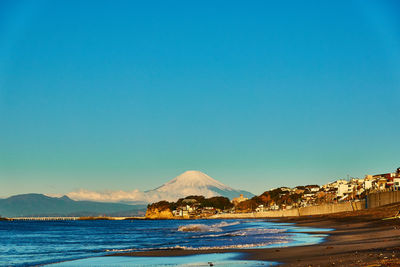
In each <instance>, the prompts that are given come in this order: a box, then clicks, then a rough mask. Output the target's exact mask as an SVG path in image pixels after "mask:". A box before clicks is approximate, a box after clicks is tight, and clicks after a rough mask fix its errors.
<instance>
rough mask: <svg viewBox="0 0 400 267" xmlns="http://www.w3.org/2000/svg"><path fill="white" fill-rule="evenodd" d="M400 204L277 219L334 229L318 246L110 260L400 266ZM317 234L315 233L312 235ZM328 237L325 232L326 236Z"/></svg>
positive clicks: (167, 252)
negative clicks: (231, 258)
mask: <svg viewBox="0 0 400 267" xmlns="http://www.w3.org/2000/svg"><path fill="white" fill-rule="evenodd" d="M399 209H400V204H393V205H388V206H383V207H379V208H374V209H368V210H361V211H354V212H345V213H336V214H329V215H321V216H307V217H295V218H294V217H293V218H277V219H278V220H279V221H281V222H290V223H296V224H297V225H299V226H307V227H314V228H334V229H335V230H334V231H331V232H329V236H328V237H327V238H326V240H325V242H323V243H321V244H316V245H308V246H297V247H286V248H266V249H264V248H263V249H245V250H244V249H229V250H204V251H198V250H158V251H147V252H131V253H117V254H113V255H111V256H135V257H169V256H184V255H194V254H207V253H227V252H241V253H242V255H243V259H244V260H259V261H260V260H262V261H273V262H279V263H281V265H284V266H400V219H385V218H388V217H392V216H394V215H395V214H396V213H397V211H398V210H399ZM313 233H315V232H313ZM323 233H324V234H326V232H323Z"/></svg>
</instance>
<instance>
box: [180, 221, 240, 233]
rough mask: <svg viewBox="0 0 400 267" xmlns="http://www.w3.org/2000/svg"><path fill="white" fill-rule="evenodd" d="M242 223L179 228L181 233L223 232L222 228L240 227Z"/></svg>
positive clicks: (193, 225) (223, 222) (221, 223)
mask: <svg viewBox="0 0 400 267" xmlns="http://www.w3.org/2000/svg"><path fill="white" fill-rule="evenodd" d="M238 224H240V222H225V221H222V222H220V223H216V224H213V225H206V224H187V225H181V226H179V227H178V231H179V232H221V231H222V229H221V228H222V227H227V226H232V225H238Z"/></svg>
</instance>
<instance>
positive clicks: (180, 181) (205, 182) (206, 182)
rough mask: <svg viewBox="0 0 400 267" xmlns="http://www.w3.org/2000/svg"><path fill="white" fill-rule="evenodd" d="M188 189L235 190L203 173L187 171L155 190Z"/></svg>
mask: <svg viewBox="0 0 400 267" xmlns="http://www.w3.org/2000/svg"><path fill="white" fill-rule="evenodd" d="M188 187H193V188H202V187H216V188H218V189H220V190H233V188H230V187H228V186H226V185H224V184H222V183H221V182H218V181H217V180H215V179H213V178H211V177H210V176H208V175H207V174H205V173H202V172H201V171H186V172H184V173H182V174H180V175H178V176H177V177H175V178H174V179H172V180H171V181H169V182H167V183H165V184H164V185H162V186H160V187H158V188H157V189H155V190H156V191H158V192H171V190H173V191H175V190H179V189H184V188H188Z"/></svg>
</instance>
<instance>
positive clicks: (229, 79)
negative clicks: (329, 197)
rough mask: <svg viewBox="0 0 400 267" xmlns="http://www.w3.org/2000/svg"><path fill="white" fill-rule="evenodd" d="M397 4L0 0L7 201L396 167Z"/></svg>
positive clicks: (1, 138)
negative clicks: (188, 176) (194, 177)
mask: <svg viewBox="0 0 400 267" xmlns="http://www.w3.org/2000/svg"><path fill="white" fill-rule="evenodd" d="M399 14H400V3H399V1H395V0H394V1H361V0H360V1H350V0H343V1H337V0H335V1H307V2H303V1H172V2H170V1H140V2H139V1H137V2H135V1H39V0H38V1H33V0H32V1H1V2H0V197H7V196H10V195H13V194H20V193H29V192H37V193H46V194H64V193H67V192H70V191H73V190H77V189H80V188H84V189H88V190H133V189H136V188H137V189H140V190H148V189H152V188H155V187H157V186H159V185H161V184H162V183H164V182H166V181H168V180H169V179H171V178H173V177H175V176H177V175H178V174H180V173H182V172H183V171H185V170H192V169H195V170H201V171H203V172H205V173H207V174H209V175H210V176H212V177H213V178H215V179H218V180H219V181H221V182H223V183H225V184H227V185H230V186H232V187H235V188H240V189H244V190H249V191H251V192H253V193H256V194H259V193H262V192H263V191H265V190H267V189H270V188H273V187H277V186H281V185H282V186H283V185H285V186H296V185H301V184H325V183H327V182H330V181H333V180H336V179H339V178H346V177H347V175H349V176H353V177H357V176H358V177H363V176H364V175H365V174H373V173H381V172H389V171H393V170H394V169H395V168H397V167H399V166H400V104H399V103H400V15H399Z"/></svg>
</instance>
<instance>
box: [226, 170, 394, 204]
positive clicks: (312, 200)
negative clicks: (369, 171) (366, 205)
mask: <svg viewBox="0 0 400 267" xmlns="http://www.w3.org/2000/svg"><path fill="white" fill-rule="evenodd" d="M274 190H278V191H279V196H278V197H277V199H276V200H275V201H269V202H268V203H267V204H263V205H258V207H257V208H256V209H255V211H256V212H261V211H268V210H281V209H292V208H300V207H307V206H312V205H320V204H326V203H337V202H343V201H351V200H357V199H364V198H365V196H366V195H367V194H368V193H373V192H380V191H390V190H392V191H395V190H400V168H397V170H396V171H395V172H392V173H383V174H375V175H366V176H365V177H364V178H351V179H347V180H345V179H340V180H337V181H334V182H332V183H328V184H325V185H323V186H318V185H307V186H297V187H295V188H289V187H280V188H277V189H274ZM274 190H270V191H269V192H271V191H274ZM246 200H247V198H244V197H243V196H240V197H238V198H235V199H233V200H232V202H233V204H234V205H235V206H237V205H238V203H240V202H243V201H246ZM287 200H290V201H287Z"/></svg>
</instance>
